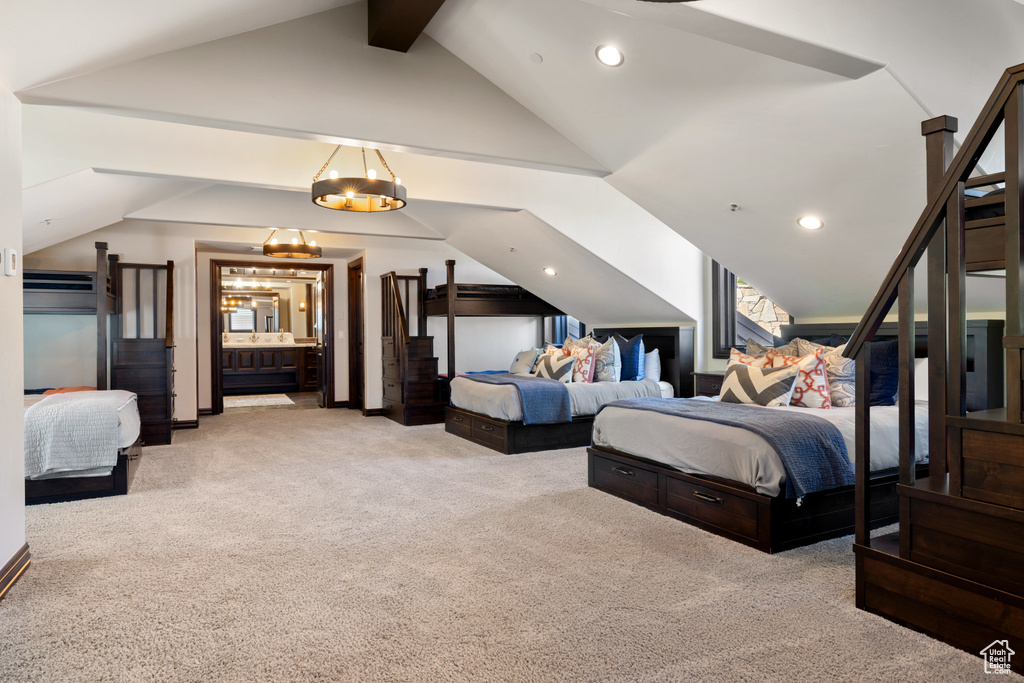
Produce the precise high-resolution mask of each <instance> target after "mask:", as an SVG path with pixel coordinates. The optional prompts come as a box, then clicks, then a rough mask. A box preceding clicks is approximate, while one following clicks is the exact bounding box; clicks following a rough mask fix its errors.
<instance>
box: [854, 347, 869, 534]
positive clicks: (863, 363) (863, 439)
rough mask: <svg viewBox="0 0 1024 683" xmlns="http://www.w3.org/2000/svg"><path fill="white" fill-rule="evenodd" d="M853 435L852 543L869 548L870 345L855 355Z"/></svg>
mask: <svg viewBox="0 0 1024 683" xmlns="http://www.w3.org/2000/svg"><path fill="white" fill-rule="evenodd" d="M855 360H856V373H857V385H856V387H857V388H856V391H855V404H856V416H855V418H854V434H855V438H856V443H857V446H856V451H857V452H856V455H855V460H854V488H855V491H854V500H855V503H854V515H855V518H854V542H855V543H856V544H857V545H860V546H864V547H870V546H871V488H870V486H869V481H870V475H871V386H870V380H871V342H865V344H864V345H863V346H861V348H860V352H859V353H858V354H857V358H856V359H855Z"/></svg>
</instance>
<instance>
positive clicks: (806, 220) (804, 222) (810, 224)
mask: <svg viewBox="0 0 1024 683" xmlns="http://www.w3.org/2000/svg"><path fill="white" fill-rule="evenodd" d="M796 224H797V225H799V226H800V227H801V228H807V229H808V230H819V229H821V227H822V226H823V225H825V224H824V223H822V222H821V219H820V218H818V217H817V216H801V217H800V218H798V219H797V220H796Z"/></svg>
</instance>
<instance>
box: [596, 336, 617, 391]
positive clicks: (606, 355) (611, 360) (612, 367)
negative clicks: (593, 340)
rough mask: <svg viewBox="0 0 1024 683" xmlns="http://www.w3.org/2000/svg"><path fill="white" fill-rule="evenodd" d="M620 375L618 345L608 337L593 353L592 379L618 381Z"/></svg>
mask: <svg viewBox="0 0 1024 683" xmlns="http://www.w3.org/2000/svg"><path fill="white" fill-rule="evenodd" d="M620 377H622V356H621V355H620V354H619V345H618V344H617V343H616V342H615V340H614V339H609V340H608V341H606V342H605V343H603V344H601V346H599V347H598V349H597V353H596V354H595V355H594V381H595V382H618V381H619V378H620Z"/></svg>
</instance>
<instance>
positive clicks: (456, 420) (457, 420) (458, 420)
mask: <svg viewBox="0 0 1024 683" xmlns="http://www.w3.org/2000/svg"><path fill="white" fill-rule="evenodd" d="M452 422H462V418H461V417H453V418H452Z"/></svg>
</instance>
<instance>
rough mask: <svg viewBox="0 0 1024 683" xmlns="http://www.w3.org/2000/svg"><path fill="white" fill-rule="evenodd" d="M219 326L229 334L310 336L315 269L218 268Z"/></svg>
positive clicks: (311, 332)
mask: <svg viewBox="0 0 1024 683" xmlns="http://www.w3.org/2000/svg"><path fill="white" fill-rule="evenodd" d="M220 280H221V314H222V315H223V318H224V321H223V322H224V325H223V327H222V329H223V330H224V331H225V332H228V333H230V334H243V333H247V334H252V333H256V334H268V333H281V332H288V333H291V335H292V336H293V337H294V338H296V339H301V338H305V337H312V336H313V311H312V305H311V304H312V298H313V286H314V284H315V283H316V273H315V272H312V271H304V270H299V269H285V270H282V269H279V268H227V267H222V268H220Z"/></svg>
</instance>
